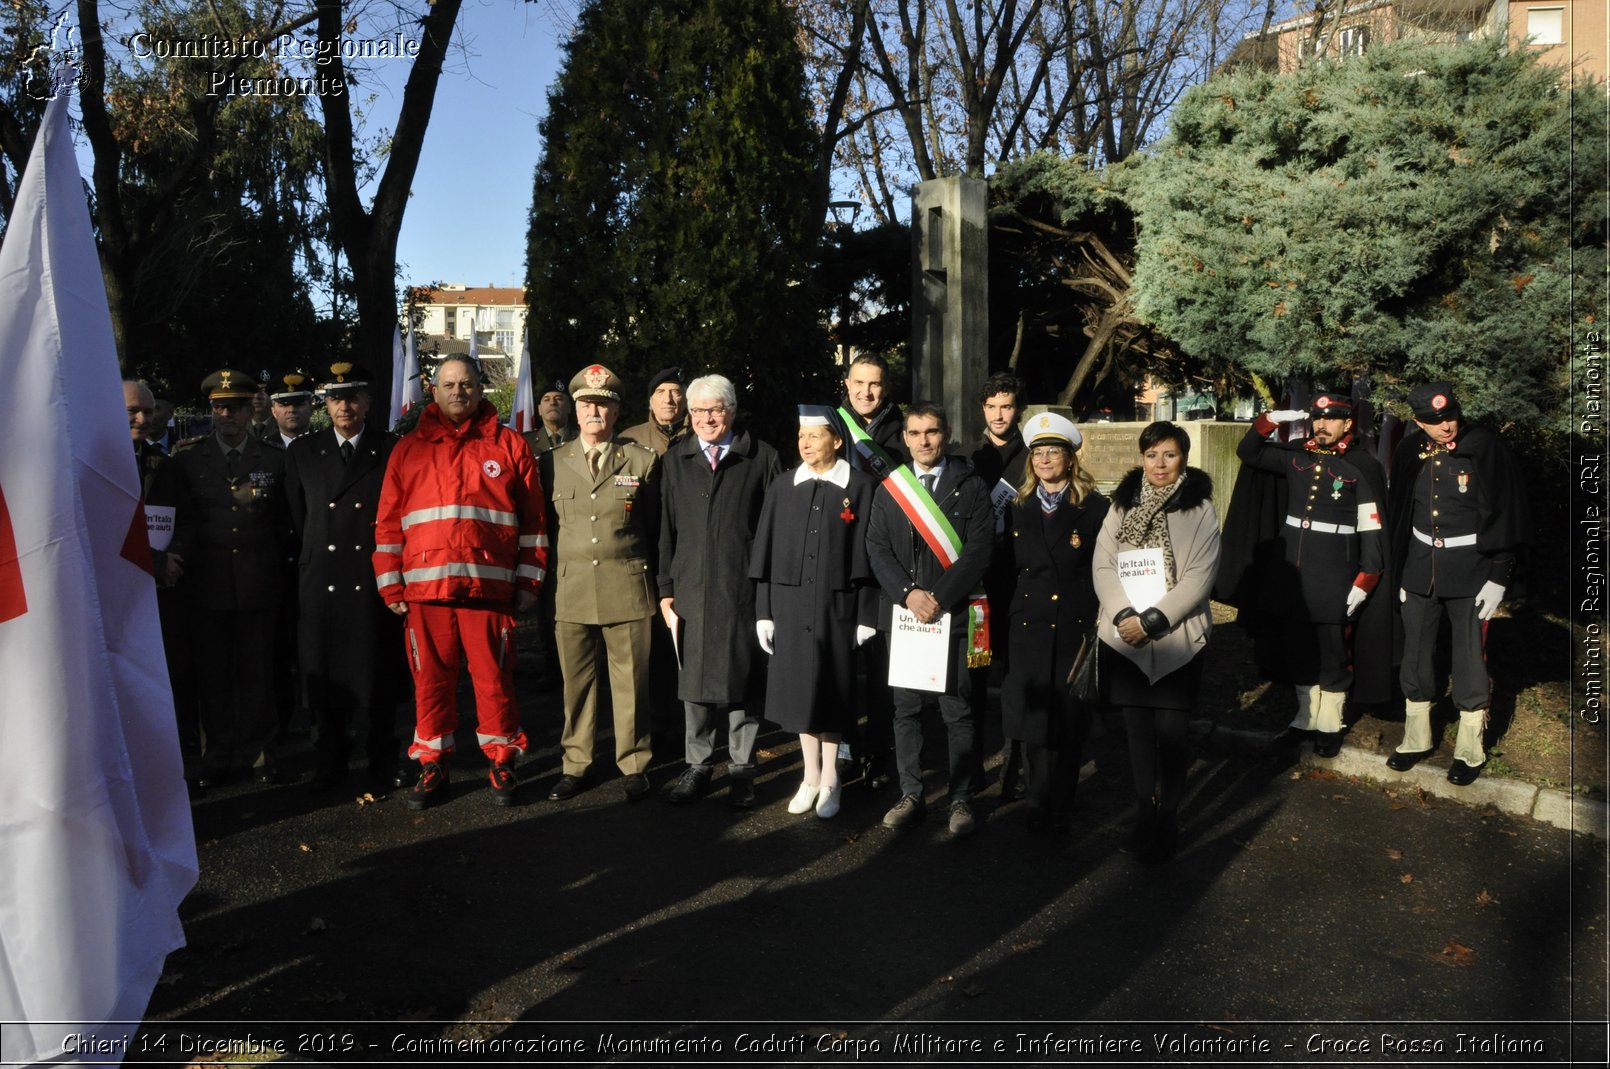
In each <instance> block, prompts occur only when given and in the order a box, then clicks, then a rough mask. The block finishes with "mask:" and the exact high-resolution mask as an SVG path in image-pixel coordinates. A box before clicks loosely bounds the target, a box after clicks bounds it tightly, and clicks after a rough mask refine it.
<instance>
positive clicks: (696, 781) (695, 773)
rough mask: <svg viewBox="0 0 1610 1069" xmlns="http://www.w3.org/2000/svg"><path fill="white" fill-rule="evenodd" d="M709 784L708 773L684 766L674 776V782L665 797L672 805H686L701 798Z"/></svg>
mask: <svg viewBox="0 0 1610 1069" xmlns="http://www.w3.org/2000/svg"><path fill="white" fill-rule="evenodd" d="M709 786H710V773H708V772H706V771H704V770H702V769H698V768H686V769H683V771H682V774H681V775H680V776H678V777H677V778H676V782H675V783H673V784H671V789H670V791H668V792H667V793H666V795H665V797H666V799H667V800H668V801H670V803H671V804H672V805H687V804H688V803H689V802H697V801H698V800H699V799H700V798H703V797H704V792H705V790H706V789H707V788H708V787H709Z"/></svg>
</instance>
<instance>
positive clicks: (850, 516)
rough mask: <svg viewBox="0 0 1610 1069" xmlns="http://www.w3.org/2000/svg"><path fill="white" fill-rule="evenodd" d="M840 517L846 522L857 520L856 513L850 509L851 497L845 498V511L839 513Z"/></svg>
mask: <svg viewBox="0 0 1610 1069" xmlns="http://www.w3.org/2000/svg"><path fill="white" fill-rule="evenodd" d="M839 519H841V520H843V521H844V522H845V523H854V522H855V513H853V512H851V511H850V499H849V498H845V499H844V511H843V512H841V513H839Z"/></svg>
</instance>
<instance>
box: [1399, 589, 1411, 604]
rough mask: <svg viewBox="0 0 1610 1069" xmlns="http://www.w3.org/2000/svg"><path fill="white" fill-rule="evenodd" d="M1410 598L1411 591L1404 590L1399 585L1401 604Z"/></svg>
mask: <svg viewBox="0 0 1610 1069" xmlns="http://www.w3.org/2000/svg"><path fill="white" fill-rule="evenodd" d="M1408 600H1409V592H1408V591H1407V590H1404V589H1403V588H1402V587H1398V602H1399V603H1400V604H1401V603H1402V602H1405V601H1408Z"/></svg>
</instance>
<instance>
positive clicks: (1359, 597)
mask: <svg viewBox="0 0 1610 1069" xmlns="http://www.w3.org/2000/svg"><path fill="white" fill-rule="evenodd" d="M1369 596H1370V595H1369V594H1368V593H1367V592H1366V591H1365V590H1364V589H1363V588H1362V587H1356V586H1350V587H1348V588H1347V615H1349V616H1352V615H1353V614H1354V613H1356V612H1358V610H1359V606H1361V605H1363V604H1364V602H1365V600H1366V599H1367V598H1368V597H1369Z"/></svg>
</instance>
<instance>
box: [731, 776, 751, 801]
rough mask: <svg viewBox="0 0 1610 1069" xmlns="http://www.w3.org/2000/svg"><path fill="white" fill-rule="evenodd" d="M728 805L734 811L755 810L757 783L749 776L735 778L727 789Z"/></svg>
mask: <svg viewBox="0 0 1610 1069" xmlns="http://www.w3.org/2000/svg"><path fill="white" fill-rule="evenodd" d="M727 804H728V805H729V806H731V807H732V808H734V809H753V808H755V781H754V780H753V779H751V778H749V777H748V776H734V777H733V778H732V786H731V787H729V788H727Z"/></svg>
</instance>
